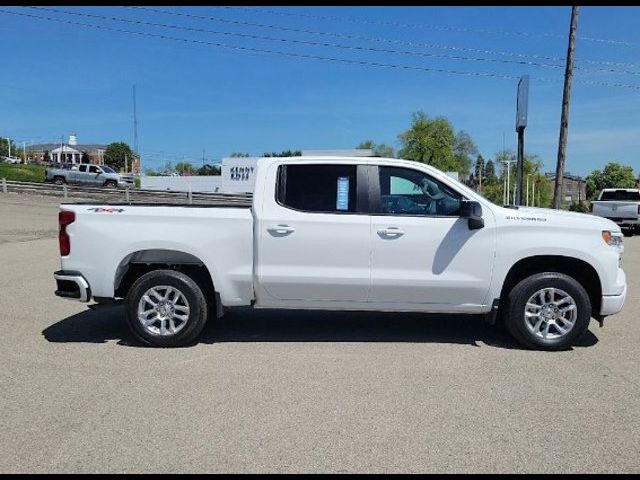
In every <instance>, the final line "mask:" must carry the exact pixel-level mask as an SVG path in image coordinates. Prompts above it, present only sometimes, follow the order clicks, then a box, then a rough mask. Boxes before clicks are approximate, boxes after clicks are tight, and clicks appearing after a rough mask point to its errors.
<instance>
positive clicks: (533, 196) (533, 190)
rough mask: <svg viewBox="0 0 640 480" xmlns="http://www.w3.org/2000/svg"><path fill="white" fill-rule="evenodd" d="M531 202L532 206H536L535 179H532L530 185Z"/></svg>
mask: <svg viewBox="0 0 640 480" xmlns="http://www.w3.org/2000/svg"><path fill="white" fill-rule="evenodd" d="M531 190H532V191H531V204H532V206H534V207H535V206H536V181H535V180H534V181H533V183H532V185H531Z"/></svg>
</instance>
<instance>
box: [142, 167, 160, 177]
mask: <svg viewBox="0 0 640 480" xmlns="http://www.w3.org/2000/svg"><path fill="white" fill-rule="evenodd" d="M144 174H145V175H146V176H147V177H157V176H158V172H157V171H155V170H154V169H153V168H147V169H145V171H144Z"/></svg>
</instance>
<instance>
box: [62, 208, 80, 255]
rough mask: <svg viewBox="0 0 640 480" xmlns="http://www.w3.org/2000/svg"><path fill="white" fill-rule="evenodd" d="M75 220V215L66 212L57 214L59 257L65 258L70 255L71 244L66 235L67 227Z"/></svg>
mask: <svg viewBox="0 0 640 480" xmlns="http://www.w3.org/2000/svg"><path fill="white" fill-rule="evenodd" d="M75 220H76V214H75V213H74V212H70V211H68V210H62V211H60V212H59V213H58V226H59V230H58V243H59V244H60V255H61V256H63V257H66V256H67V255H69V253H71V242H70V241H69V234H68V233H67V225H70V224H72V223H73V222H74V221H75Z"/></svg>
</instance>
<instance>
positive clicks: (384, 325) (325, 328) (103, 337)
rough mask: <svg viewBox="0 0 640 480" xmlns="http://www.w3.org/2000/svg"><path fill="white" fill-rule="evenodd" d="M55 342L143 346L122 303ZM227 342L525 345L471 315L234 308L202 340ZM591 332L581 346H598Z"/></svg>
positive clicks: (57, 328) (49, 332)
mask: <svg viewBox="0 0 640 480" xmlns="http://www.w3.org/2000/svg"><path fill="white" fill-rule="evenodd" d="M42 335H43V336H44V338H45V339H46V340H47V341H48V342H53V343H76V342H78V343H105V342H108V341H116V342H117V343H118V344H119V345H124V346H136V347H138V346H140V343H139V342H138V341H137V340H136V339H135V338H134V336H133V335H132V334H131V333H130V331H129V327H128V326H127V322H126V319H125V314H124V309H123V307H122V306H113V307H103V308H100V309H97V310H86V311H84V312H81V313H78V314H75V315H72V316H70V317H67V318H65V319H63V320H61V321H59V322H57V323H55V324H53V325H51V326H49V327H47V328H46V329H44V330H43V331H42ZM223 342H225V343H226V342H229V343H232V342H390V343H393V342H407V343H450V344H461V345H470V346H476V347H480V346H482V344H485V345H490V346H492V347H497V348H505V349H522V347H521V346H520V345H519V344H517V343H515V341H513V340H512V339H511V337H510V336H509V334H508V333H507V332H506V331H505V330H504V328H500V327H494V326H492V325H488V324H486V323H485V322H484V321H483V320H482V317H480V316H471V315H435V314H429V315H427V314H417V313H381V312H325V311H297V310H293V311H291V310H252V309H250V308H240V309H233V310H229V311H228V312H227V313H226V314H225V316H224V317H223V318H222V319H219V320H214V321H211V322H209V324H208V325H207V326H206V327H205V329H204V331H203V332H202V334H201V336H200V338H199V340H198V343H206V344H213V343H223ZM597 342H598V338H597V337H596V336H595V335H594V334H593V333H592V332H591V331H588V332H587V334H586V335H584V337H582V339H581V340H580V342H579V343H578V344H577V345H576V346H577V347H589V346H592V345H595V344H596V343H597Z"/></svg>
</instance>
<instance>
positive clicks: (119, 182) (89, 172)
mask: <svg viewBox="0 0 640 480" xmlns="http://www.w3.org/2000/svg"><path fill="white" fill-rule="evenodd" d="M45 181H47V182H53V183H55V184H56V185H63V184H65V183H67V184H72V185H94V186H95V185H100V186H104V187H110V188H118V187H126V186H127V185H130V186H133V182H132V181H131V182H129V181H127V180H125V179H124V178H123V177H122V176H121V175H120V174H119V173H117V172H116V171H115V170H113V169H112V168H111V167H109V166H107V165H92V164H89V163H81V164H75V165H74V164H65V165H61V166H60V167H57V168H47V170H46V177H45Z"/></svg>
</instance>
